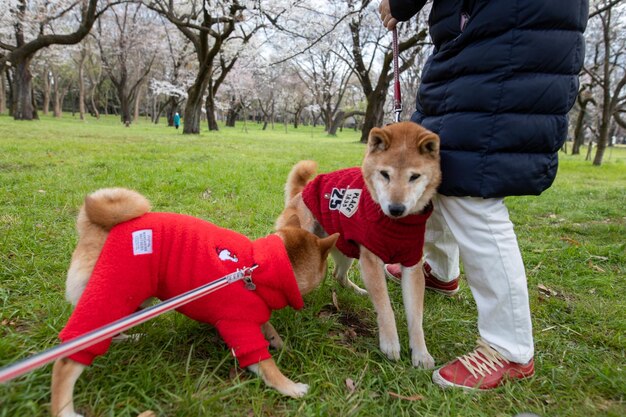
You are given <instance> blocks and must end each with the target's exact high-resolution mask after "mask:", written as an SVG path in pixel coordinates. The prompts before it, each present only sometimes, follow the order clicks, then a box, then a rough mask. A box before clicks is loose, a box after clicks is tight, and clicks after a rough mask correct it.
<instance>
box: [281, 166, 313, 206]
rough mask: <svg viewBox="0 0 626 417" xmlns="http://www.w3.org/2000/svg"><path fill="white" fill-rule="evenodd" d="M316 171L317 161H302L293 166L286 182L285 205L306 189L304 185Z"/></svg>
mask: <svg viewBox="0 0 626 417" xmlns="http://www.w3.org/2000/svg"><path fill="white" fill-rule="evenodd" d="M316 172H317V162H315V161H300V162H298V163H297V164H295V165H294V166H293V168H291V171H290V172H289V175H288V176H287V183H286V184H285V207H286V206H288V205H289V202H290V201H291V199H292V198H294V197H295V196H296V195H297V194H298V193H299V192H301V191H302V190H303V189H304V186H305V185H306V184H307V183H308V182H309V180H310V179H311V177H312V176H313V175H315V173H316Z"/></svg>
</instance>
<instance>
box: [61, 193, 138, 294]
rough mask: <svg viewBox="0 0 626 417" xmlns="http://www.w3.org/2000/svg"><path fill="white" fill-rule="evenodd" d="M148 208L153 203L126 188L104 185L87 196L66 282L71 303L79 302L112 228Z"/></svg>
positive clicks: (79, 214) (77, 222) (79, 216)
mask: <svg viewBox="0 0 626 417" xmlns="http://www.w3.org/2000/svg"><path fill="white" fill-rule="evenodd" d="M148 211H150V202H149V201H148V200H147V199H146V198H145V197H144V196H142V195H141V194H139V193H138V192H136V191H132V190H127V189H125V188H103V189H100V190H98V191H96V192H94V193H92V194H89V195H88V196H87V197H85V204H83V206H82V207H81V209H80V212H79V213H78V219H77V221H76V228H77V230H78V245H77V246H76V249H75V250H74V254H73V255H72V262H71V263H70V267H69V270H68V271H67V280H66V282H65V297H66V298H67V300H68V301H69V302H70V303H72V304H73V305H76V304H77V303H78V300H79V299H80V297H81V295H82V293H83V291H84V290H85V287H86V286H87V282H88V281H89V277H90V276H91V274H92V272H93V269H94V266H95V264H96V261H97V260H98V257H99V256H100V251H101V250H102V248H103V247H104V242H105V241H106V239H107V236H108V234H109V230H111V228H112V227H113V226H115V225H116V224H118V223H122V222H125V221H127V220H130V219H134V218H135V217H139V216H142V215H144V214H146V213H147V212H148Z"/></svg>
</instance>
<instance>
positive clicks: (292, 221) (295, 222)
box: [284, 214, 302, 229]
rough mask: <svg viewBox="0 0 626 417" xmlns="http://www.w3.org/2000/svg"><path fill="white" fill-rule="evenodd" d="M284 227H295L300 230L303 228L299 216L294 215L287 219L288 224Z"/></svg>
mask: <svg viewBox="0 0 626 417" xmlns="http://www.w3.org/2000/svg"><path fill="white" fill-rule="evenodd" d="M284 227H295V228H298V229H300V228H301V227H302V226H301V225H300V219H299V218H298V216H297V215H296V214H292V215H291V216H289V218H288V219H287V222H286V223H285V225H284Z"/></svg>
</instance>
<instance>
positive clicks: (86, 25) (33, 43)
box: [0, 0, 108, 120]
mask: <svg viewBox="0 0 626 417" xmlns="http://www.w3.org/2000/svg"><path fill="white" fill-rule="evenodd" d="M5 1H6V6H7V7H6V10H5V11H4V16H3V18H2V24H1V25H0V73H3V72H4V71H5V70H6V68H7V67H11V69H12V73H13V77H12V84H13V85H12V89H11V90H12V94H11V111H12V114H13V117H14V118H15V119H20V120H32V119H36V118H37V110H36V108H35V106H34V104H33V91H32V74H31V71H30V64H31V62H32V60H33V58H34V56H35V54H36V53H37V52H38V51H40V50H42V49H44V48H47V47H49V46H50V45H55V44H61V45H73V44H76V43H78V42H80V41H81V40H82V39H83V38H84V37H85V36H87V34H88V33H89V31H90V30H91V28H92V26H93V24H94V22H95V21H96V19H97V18H98V17H99V16H100V14H101V13H102V12H103V11H104V10H105V9H106V8H107V7H108V3H107V2H104V1H99V0H88V1H87V0H83V1H75V0H58V1H54V2H52V1H45V0H5Z"/></svg>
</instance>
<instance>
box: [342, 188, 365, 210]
mask: <svg viewBox="0 0 626 417" xmlns="http://www.w3.org/2000/svg"><path fill="white" fill-rule="evenodd" d="M360 198H361V190H358V189H348V190H346V193H345V194H344V196H343V201H342V202H341V208H340V209H339V212H340V213H341V214H343V215H344V216H346V217H352V215H353V214H354V213H356V211H357V209H358V208H359V199H360Z"/></svg>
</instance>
